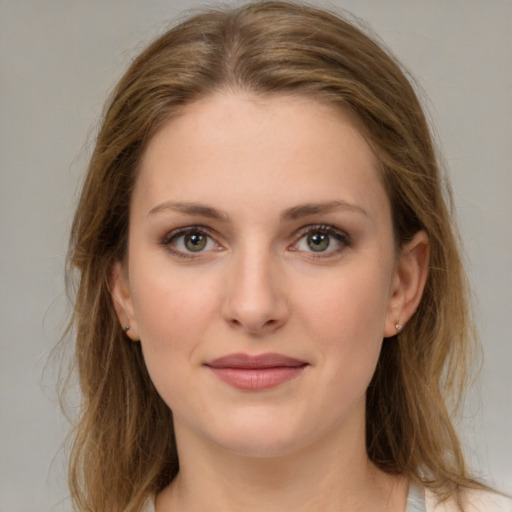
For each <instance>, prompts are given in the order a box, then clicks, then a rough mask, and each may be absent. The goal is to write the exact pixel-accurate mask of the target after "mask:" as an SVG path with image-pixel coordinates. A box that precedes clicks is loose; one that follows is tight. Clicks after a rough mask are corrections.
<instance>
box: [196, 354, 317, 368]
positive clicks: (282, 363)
mask: <svg viewBox="0 0 512 512" xmlns="http://www.w3.org/2000/svg"><path fill="white" fill-rule="evenodd" d="M307 364H308V363H307V362H306V361H302V360H300V359H295V358H293V357H288V356H284V355H282V354H271V353H269V354H260V355H254V356H252V355H249V354H243V353H238V354H228V355H226V356H222V357H219V358H217V359H213V360H212V361H208V362H207V363H206V366H209V367H210V368H235V369H241V370H257V369H262V368H263V369H264V368H282V367H288V368H297V367H301V366H305V365H307Z"/></svg>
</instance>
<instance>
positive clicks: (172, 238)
mask: <svg viewBox="0 0 512 512" xmlns="http://www.w3.org/2000/svg"><path fill="white" fill-rule="evenodd" d="M163 245H165V246H166V247H167V248H168V249H169V250H171V251H172V252H174V253H176V254H178V255H182V256H188V255H191V254H193V253H201V252H206V251H212V250H216V249H218V248H219V245H218V244H217V243H216V242H215V241H214V240H213V239H212V237H211V236H210V235H209V234H208V233H206V232H205V231H204V230H203V229H201V228H199V227H190V228H182V229H179V230H176V231H173V232H171V233H169V235H167V236H166V238H165V239H164V241H163Z"/></svg>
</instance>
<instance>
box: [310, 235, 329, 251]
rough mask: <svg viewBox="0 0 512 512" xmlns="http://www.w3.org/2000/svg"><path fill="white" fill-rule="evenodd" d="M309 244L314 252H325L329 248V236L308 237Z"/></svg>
mask: <svg viewBox="0 0 512 512" xmlns="http://www.w3.org/2000/svg"><path fill="white" fill-rule="evenodd" d="M308 244H309V247H310V248H311V250H312V251H315V252H320V251H325V250H326V249H327V248H328V247H329V235H324V234H322V233H315V234H314V235H309V236H308Z"/></svg>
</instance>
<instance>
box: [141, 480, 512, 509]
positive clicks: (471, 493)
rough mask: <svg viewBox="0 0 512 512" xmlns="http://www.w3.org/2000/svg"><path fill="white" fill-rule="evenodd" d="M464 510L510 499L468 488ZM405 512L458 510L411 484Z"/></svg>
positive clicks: (509, 504) (506, 505)
mask: <svg viewBox="0 0 512 512" xmlns="http://www.w3.org/2000/svg"><path fill="white" fill-rule="evenodd" d="M466 498H467V501H466V504H465V507H464V512H512V499H510V498H506V497H504V496H500V495H498V494H493V493H490V492H484V491H476V490H472V489H471V490H469V489H468V491H467V493H466ZM141 512H155V500H154V498H152V499H150V500H149V501H148V502H147V503H146V505H145V507H144V508H143V509H142V511H141ZM405 512H460V509H459V508H458V506H457V504H456V503H455V501H454V500H447V501H445V502H443V503H441V504H437V500H436V497H435V495H434V493H433V492H431V491H429V490H426V491H424V490H423V489H420V488H419V487H417V486H415V485H413V484H411V485H410V486H409V494H408V496H407V506H406V509H405Z"/></svg>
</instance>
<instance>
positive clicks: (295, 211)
mask: <svg viewBox="0 0 512 512" xmlns="http://www.w3.org/2000/svg"><path fill="white" fill-rule="evenodd" d="M339 210H344V211H349V212H354V213H360V214H362V215H365V216H367V215H368V214H367V213H366V211H365V210H363V208H361V207H360V206H357V205H355V204H352V203H347V202H346V201H341V200H340V201H329V202H327V203H306V204H301V205H298V206H293V207H292V208H288V209H287V210H285V211H284V212H283V214H282V218H283V219H285V220H296V219H299V218H301V217H307V216H309V215H319V214H322V213H330V212H333V211H339Z"/></svg>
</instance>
